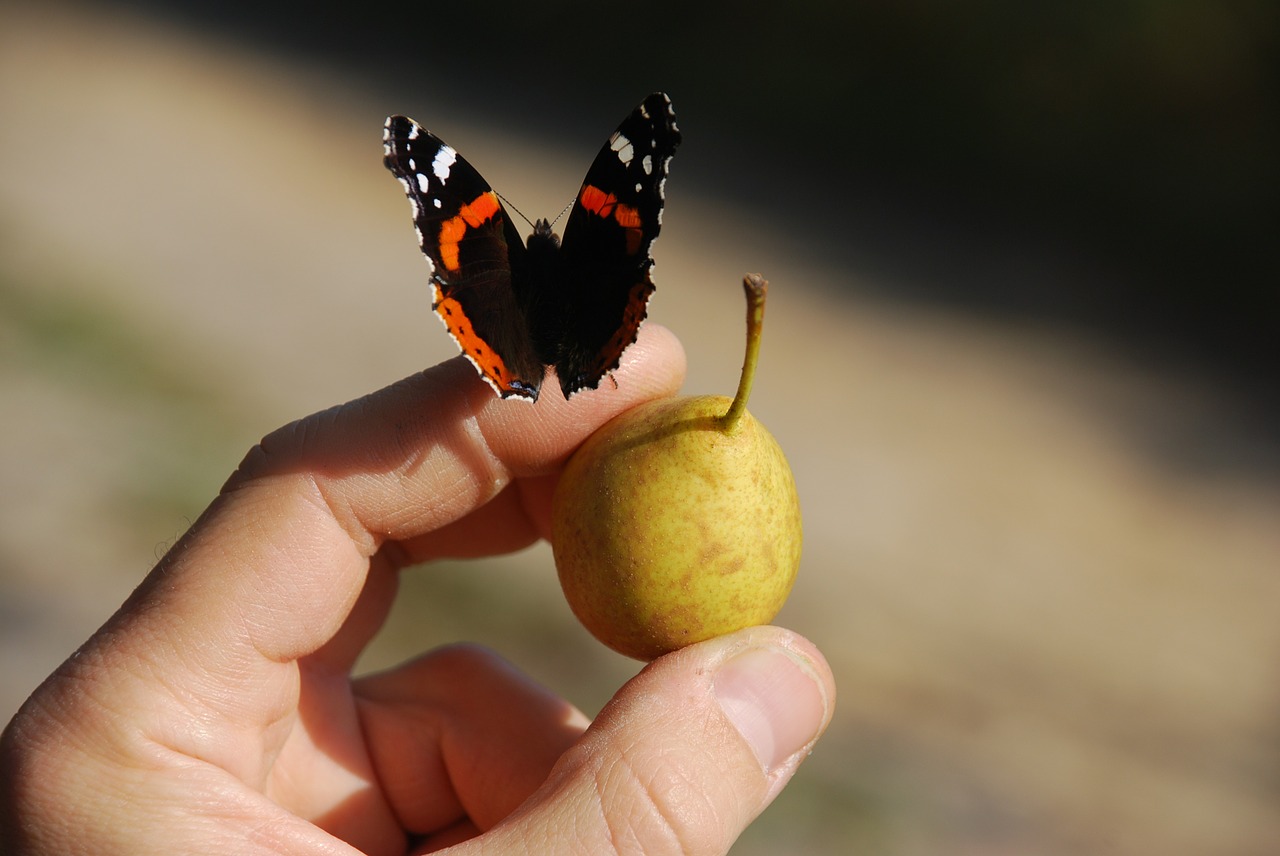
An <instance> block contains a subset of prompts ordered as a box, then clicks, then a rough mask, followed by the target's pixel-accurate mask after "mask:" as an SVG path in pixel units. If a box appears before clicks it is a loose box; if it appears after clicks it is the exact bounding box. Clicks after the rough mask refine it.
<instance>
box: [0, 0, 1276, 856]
mask: <svg viewBox="0 0 1280 856" xmlns="http://www.w3.org/2000/svg"><path fill="white" fill-rule="evenodd" d="M1278 36H1280V7H1278V6H1276V5H1275V4H1273V3H1269V2H1265V0H1262V2H1253V3H1250V2H1235V3H1214V2H1207V0H1205V1H1204V2H1201V1H1200V0H1187V2H1181V3H1152V2H1141V1H1140V0H1113V2H1110V3H1084V4H1081V3H1046V4H1026V3H1018V2H1012V0H1009V2H999V1H998V0H997V1H996V2H989V3H983V4H972V3H971V4H955V3H947V2H940V0H916V2H903V3H893V4H889V3H852V4H851V3H834V2H830V3H825V2H824V3H818V2H811V3H790V4H785V5H784V6H777V5H776V4H775V5H768V4H751V3H735V4H729V3H721V2H709V3H703V4H691V3H679V4H678V3H668V2H665V0H654V2H651V3H648V4H645V5H644V6H643V7H641V6H637V5H635V4H618V5H616V6H605V5H602V4H598V3H586V2H576V3H570V2H560V3H556V2H546V3H541V4H529V3H505V2H498V3H490V4H465V3H455V4H430V3H416V4H407V3H403V2H398V0H386V2H383V3H380V4H363V5H358V4H305V5H299V4H285V3H270V2H268V3H252V4H251V3H243V2H230V3H229V2H218V3H214V2H188V3H174V2H169V3H148V2H134V3H118V4H111V3H100V4H84V5H74V4H67V3H62V2H42V3H39V4H35V3H12V2H9V3H5V2H0V402H2V404H0V487H2V488H3V489H2V490H0V720H3V721H7V719H8V718H9V717H10V716H11V715H12V713H13V711H15V710H16V709H17V707H18V705H19V704H20V703H21V701H22V699H23V698H25V697H26V695H27V694H28V693H29V692H30V691H31V690H32V689H33V688H34V687H35V686H36V685H37V684H38V683H39V681H40V680H41V679H42V678H43V677H44V676H45V675H46V674H47V673H48V672H49V671H51V670H52V669H53V668H54V667H56V665H57V664H58V663H59V662H60V661H61V660H62V659H64V658H65V657H66V656H68V655H69V654H70V653H71V652H72V651H73V650H74V649H75V647H76V646H77V645H78V644H79V643H80V642H81V641H83V640H84V639H85V638H86V637H87V636H88V635H89V634H90V633H91V632H92V631H93V630H94V629H95V628H96V627H97V626H98V625H99V624H100V623H101V622H102V621H103V620H104V619H105V618H106V617H107V616H108V615H109V614H110V613H111V612H112V611H113V610H114V609H115V607H116V606H117V605H118V604H119V603H120V602H121V601H122V600H123V598H124V597H125V596H126V595H127V594H128V592H129V591H130V590H131V589H132V587H133V586H134V585H136V583H137V582H138V581H139V580H140V579H141V578H142V576H143V575H144V574H145V573H146V572H147V570H148V569H149V568H150V566H151V565H152V564H153V563H154V562H155V560H156V559H157V558H158V557H159V556H160V555H161V554H163V552H164V551H165V549H167V547H168V545H169V544H171V543H172V542H173V540H174V539H175V538H176V537H177V536H178V535H179V534H181V532H182V531H183V530H184V529H185V527H186V526H187V525H189V523H190V522H191V520H193V519H194V518H195V517H196V515H198V514H199V512H200V511H201V509H202V508H203V507H204V505H205V504H206V503H207V502H208V501H209V499H210V498H211V497H212V496H213V495H214V494H215V493H216V491H217V490H218V488H219V486H220V485H221V483H222V481H223V479H224V478H225V477H226V476H227V474H229V473H230V472H231V470H232V469H234V467H235V466H236V464H237V463H238V462H239V460H240V458H241V456H242V455H243V454H244V452H245V451H247V450H248V448H250V447H251V446H252V444H253V443H255V442H256V441H257V440H258V439H259V438H260V437H261V436H262V435H263V434H265V433H267V432H268V431H270V430H271V429H272V428H274V427H276V426H277V425H280V424H282V423H284V422H287V421H289V420H292V419H294V418H296V417H298V416H300V415H303V414H305V413H308V412H311V411H314V410H318V409H321V408H324V407H326V406H329V405H331V404H333V403H336V402H339V401H343V400H346V399H350V398H353V397H356V396H358V395H361V394H363V393H365V392H367V391H370V390H372V389H376V388H378V387H381V386H384V385H386V384H388V383H390V382H393V381H395V380H397V379H399V378H400V377H402V376H405V375H407V374H410V373H412V372H414V371H417V370H419V369H421V368H423V367H425V366H427V365H430V364H433V363H435V362H438V361H439V360H442V359H446V358H448V357H450V356H452V355H453V353H454V352H455V351H454V347H453V345H452V343H451V341H450V340H449V339H448V337H447V336H446V335H445V333H444V331H443V329H442V328H441V327H440V325H439V324H438V323H437V322H436V321H435V320H434V319H432V318H431V317H430V305H429V304H430V292H429V289H428V287H427V282H426V271H427V269H426V265H425V263H424V262H423V261H422V259H421V257H420V255H419V253H418V249H417V246H416V242H415V240H414V236H413V230H412V227H411V224H410V219H409V208H408V205H407V204H406V202H405V200H404V198H403V195H402V193H401V190H400V188H399V186H398V185H397V184H396V183H395V181H394V180H393V179H392V178H391V176H390V175H389V174H387V173H386V171H385V170H384V169H383V167H382V163H381V157H382V153H381V129H382V121H383V119H384V117H385V116H386V115H387V114H388V113H396V112H403V113H407V114H409V115H411V116H414V117H415V118H417V119H419V120H420V121H422V122H423V123H424V124H425V125H426V126H427V127H429V128H431V129H432V130H433V131H435V132H437V133H438V134H440V135H441V136H443V137H444V138H445V139H447V140H448V141H449V142H450V143H451V144H452V145H454V146H455V147H457V148H458V149H459V150H460V151H462V152H463V153H465V155H466V157H467V158H468V159H469V160H470V161H471V162H472V163H473V164H475V165H476V166H477V167H479V168H480V170H481V171H482V172H483V173H484V175H485V176H486V177H487V178H488V180H489V181H490V182H491V183H492V184H493V185H494V186H495V187H497V188H498V189H499V190H500V191H502V192H503V194H504V195H505V196H506V197H507V198H508V199H510V200H511V201H512V202H513V203H514V204H515V205H516V206H517V207H519V208H521V209H522V210H523V211H525V212H526V213H527V214H529V215H530V216H534V217H536V216H542V215H554V213H555V212H557V211H559V210H560V209H561V207H563V205H564V204H565V203H566V202H567V201H568V200H569V199H570V198H571V197H572V194H573V193H574V192H575V191H576V189H577V187H578V184H579V182H580V181H581V178H582V173H583V172H584V171H585V169H586V166H587V164H588V163H589V162H590V160H591V158H592V157H593V156H594V154H595V152H596V150H597V149H598V147H599V146H600V145H601V144H602V143H603V141H604V139H605V138H606V136H607V135H608V133H609V132H610V131H611V130H612V129H613V128H614V126H615V125H616V123H617V122H618V121H619V120H620V119H621V118H622V117H623V116H624V115H625V114H626V113H627V112H628V111H629V110H630V109H631V108H632V107H633V106H634V105H635V104H636V103H638V102H639V100H640V99H641V98H642V97H643V96H644V95H645V94H647V93H648V92H650V91H652V90H655V89H663V90H665V91H667V92H669V93H670V94H671V96H672V98H673V100H674V103H675V107H676V112H677V115H678V117H679V123H680V127H681V129H682V130H683V132H684V135H685V143H684V145H683V147H682V148H681V149H680V152H679V154H678V156H677V157H676V159H675V162H674V163H673V166H672V177H671V179H670V181H669V182H668V185H667V197H668V206H667V212H666V217H665V221H664V222H665V227H666V228H665V229H664V231H663V236H662V240H661V241H660V242H659V244H658V246H657V251H656V255H657V259H658V266H657V269H656V274H655V276H656V281H657V284H658V292H657V294H656V296H655V299H654V301H653V303H652V304H651V307H650V317H651V318H652V319H653V320H655V321H656V322H657V323H661V324H664V325H666V326H668V327H670V328H672V329H673V330H675V332H676V333H677V334H678V335H679V336H680V337H681V339H682V340H683V341H684V343H685V346H686V349H687V351H688V353H689V359H690V374H689V381H688V384H687V389H688V391H690V392H695V393H697V392H724V393H729V392H731V390H732V389H733V387H734V385H735V384H736V380H737V373H738V368H739V366H740V362H741V347H742V346H741V340H742V331H741V303H740V301H741V297H740V291H739V281H740V278H741V275H742V273H743V272H745V271H747V270H760V271H761V272H763V273H764V274H765V275H766V276H767V277H768V278H769V279H770V280H771V282H772V284H773V288H772V293H771V300H770V309H769V318H768V323H767V325H766V335H765V340H764V352H763V356H762V362H761V368H760V373H759V375H758V379H757V383H756V388H755V392H754V394H753V399H752V412H753V413H755V414H756V415H757V416H758V417H759V418H760V419H761V420H762V421H763V422H764V423H765V424H766V425H768V426H769V427H770V428H771V430H772V431H773V432H774V434H775V435H776V436H777V437H778V439H779V441H780V442H781V444H782V446H783V448H784V449H786V450H787V451H788V453H789V456H790V458H791V461H792V464H793V467H794V469H795V473H796V477H797V481H798V483H799V486H800V492H801V499H802V503H803V507H804V512H805V523H806V543H805V551H806V552H805V560H804V564H803V567H802V571H801V576H800V578H799V580H798V583H797V587H796V589H795V592H794V594H793V596H792V599H791V601H790V602H789V603H788V605H787V607H786V608H785V610H784V612H783V613H782V615H781V616H780V617H779V619H778V621H779V623H782V624H786V625H787V626H790V627H793V628H795V629H797V630H799V631H801V632H802V633H804V634H806V635H808V636H809V637H810V638H812V639H814V641H816V642H817V643H818V644H819V646H820V647H821V648H822V649H823V650H824V651H825V652H826V654H827V656H828V658H829V659H830V660H831V662H832V665H833V666H834V668H835V670H836V672H837V678H838V681H839V685H840V692H841V696H840V701H839V706H838V710H837V714H836V721H835V723H834V725H833V726H832V729H831V731H830V732H829V733H828V735H827V737H826V738H825V739H824V740H823V742H822V743H821V744H820V745H819V746H818V749H817V751H816V753H815V754H814V755H813V756H812V757H811V758H810V759H809V761H808V762H807V763H806V764H805V765H804V767H803V768H802V769H801V771H800V773H799V774H798V775H797V777H796V779H795V781H794V783H793V784H792V786H791V787H790V788H789V789H788V790H787V791H786V792H785V793H784V794H783V795H782V796H781V797H780V798H779V799H778V801H777V802H776V803H775V804H774V806H773V807H772V808H770V809H769V810H768V811H767V812H766V813H765V814H764V816H763V817H762V818H761V819H760V820H759V821H758V822H757V823H756V824H755V825H754V826H753V827H752V828H751V829H750V830H749V831H748V832H747V833H746V834H745V835H744V836H743V837H742V839H741V840H740V841H739V843H738V845H737V846H736V847H735V849H734V853H735V854H765V853H778V852H787V853H797V854H825V853H876V854H893V856H912V854H934V853H949V854H1015V853H1016V854H1030V856H1057V854H1076V853H1090V854H1150V853H1155V852H1159V853H1165V854H1175V856H1176V855H1177V854H1188V856H1190V854H1204V853H1213V854H1215V856H1223V855H1224V854H1226V855H1227V856H1246V855H1247V854H1263V853H1273V852H1275V846H1276V845H1275V842H1276V841H1277V840H1280V812H1277V811H1276V805H1277V800H1278V798H1280V621H1277V620H1276V615H1277V603H1280V397H1278V392H1277V384H1276V381H1275V377H1276V374H1275V372H1276V364H1277V361H1276V359H1275V358H1276V356H1277V341H1278V337H1277V328H1278V327H1280V296H1278V295H1280V289H1277V287H1276V286H1277V283H1280V263H1278V262H1277V242H1276V240H1275V234H1276V227H1277V220H1278V218H1277V209H1276V200H1277V199H1280V174H1278V173H1280V169H1278V167H1277V164H1278V163H1280V160H1278V159H1277V157H1276V155H1275V153H1276V152H1277V151H1280V99H1278V98H1277V95H1278V92H1277V85H1278V82H1280V80H1278V77H1277V60H1278V58H1280V56H1278V54H1277V50H1278V47H1280V46H1278V44H1277V40H1278ZM402 591H403V595H402V597H401V599H400V601H399V603H398V605H397V609H396V612H395V614H394V615H393V616H392V620H391V622H390V623H389V625H388V626H387V627H386V629H385V631H384V633H383V634H382V635H381V636H380V637H379V638H378V640H377V641H376V642H375V644H374V646H373V647H372V648H371V649H370V651H369V652H368V654H367V656H366V660H365V663H364V664H363V668H366V669H376V668H379V667H383V666H387V665H390V664H393V663H395V662H398V661H400V660H402V659H404V658H406V657H409V656H412V655H413V654H414V653H416V652H419V651H422V650H424V649H427V648H430V647H432V646H435V645H438V644H442V643H445V642H449V641H454V640H460V639H468V640H474V641H478V642H481V643H484V644H487V645H490V646H492V647H494V648H496V649H497V650H499V651H500V652H502V653H503V654H504V655H505V656H507V657H508V658H510V659H511V660H513V661H514V662H515V663H516V664H518V665H519V666H520V667H521V668H523V669H525V670H527V671H529V672H530V673H531V674H532V675H533V676H534V677H536V678H537V679H538V680H540V681H542V682H544V683H546V684H547V685H549V686H551V687H554V688H555V689H556V690H557V691H559V692H561V693H563V694H564V695H565V696H566V697H568V698H569V699H570V700H571V701H573V702H574V703H576V704H577V705H578V706H580V707H581V708H583V709H584V710H586V711H587V712H588V713H594V712H595V711H596V710H598V709H599V707H600V706H601V705H602V704H603V703H604V702H605V701H606V700H607V699H608V698H609V696H610V695H611V694H612V692H613V691H614V689H615V688H616V687H617V686H618V685H619V684H620V683H622V682H623V681H625V680H626V679H627V678H628V677H630V676H631V675H632V674H634V672H635V671H636V670H637V668H638V665H637V664H636V663H634V662H632V661H629V660H625V659H623V658H621V657H617V656H615V655H613V654H611V653H610V652H608V651H606V650H604V649H603V648H602V647H601V646H600V645H598V644H597V643H595V642H594V641H593V640H591V639H590V638H589V637H588V636H587V635H586V634H585V633H584V632H583V631H582V630H581V629H580V628H579V627H578V626H577V625H576V623H575V622H574V620H573V618H572V616H571V615H570V614H569V612H568V610H567V608H566V607H565V606H564V604H563V600H562V598H561V596H560V593H559V590H558V586H557V584H556V580H555V574H554V569H553V568H552V566H551V563H550V558H549V552H548V551H547V550H546V549H545V548H542V547H539V548H535V549H532V550H529V551H527V552H525V553H521V554H519V555H516V556H512V557H505V558H502V559H495V560H490V561H484V562H471V563H456V564H445V565H432V566H426V567H422V568H416V569H413V570H411V571H409V572H406V575H405V584H404V587H403V590H402Z"/></svg>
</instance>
